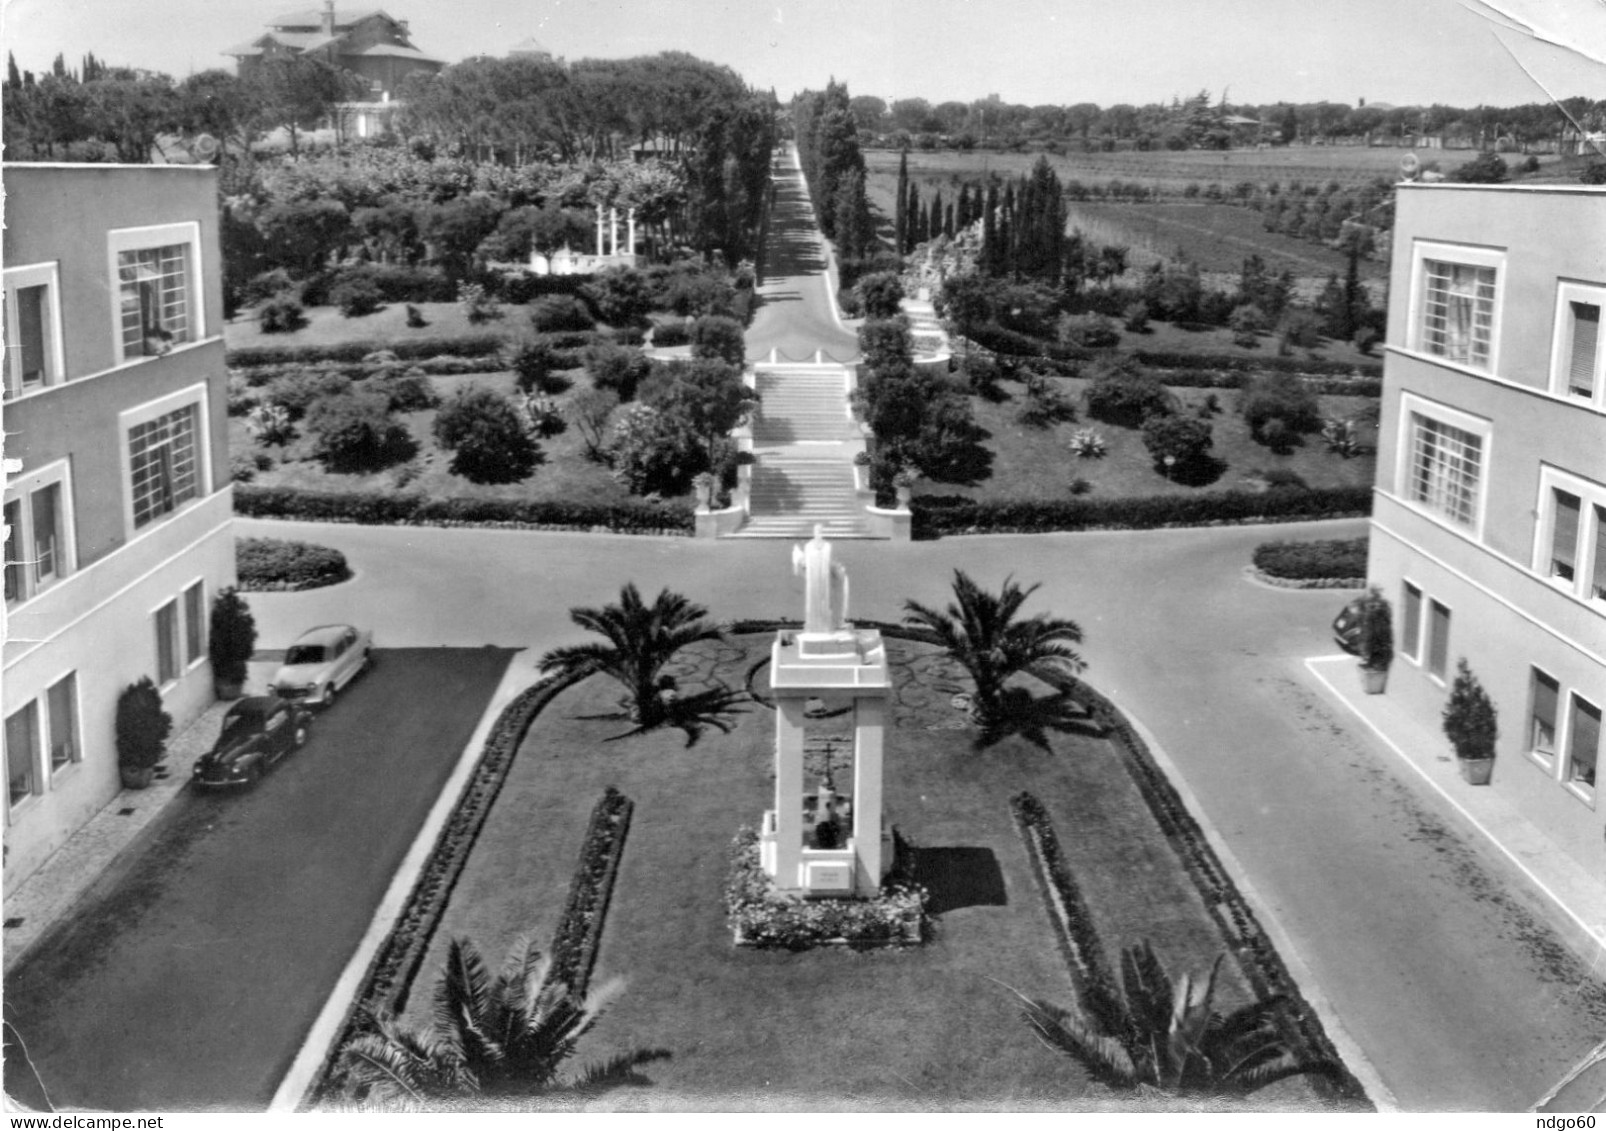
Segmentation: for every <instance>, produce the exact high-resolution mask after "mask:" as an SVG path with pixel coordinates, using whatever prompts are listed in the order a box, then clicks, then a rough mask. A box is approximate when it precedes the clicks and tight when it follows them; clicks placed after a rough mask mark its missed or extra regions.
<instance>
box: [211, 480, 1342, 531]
mask: <svg viewBox="0 0 1606 1131" xmlns="http://www.w3.org/2000/svg"><path fill="white" fill-rule="evenodd" d="M237 490H238V489H237ZM913 510H914V523H913V526H914V536H915V537H916V538H936V537H940V536H942V535H944V534H1005V533H1008V534H1040V533H1044V532H1048V531H1055V530H1153V529H1157V528H1160V527H1170V526H1221V525H1227V524H1249V523H1259V522H1303V521H1307V520H1310V519H1317V518H1349V517H1356V516H1362V515H1367V514H1370V513H1371V511H1372V488H1371V487H1370V486H1363V487H1327V488H1312V489H1307V490H1277V491H1264V492H1248V491H1207V492H1203V493H1200V494H1197V495H1150V496H1142V497H1137V498H1124V499H1097V498H1071V499H1044V500H1035V499H1023V500H1009V499H1000V500H992V501H988V500H974V501H965V502H956V503H954V504H952V505H945V506H933V505H931V504H930V503H928V502H926V501H925V500H923V499H922V498H920V497H918V496H917V497H916V498H915V499H914V504H913Z"/></svg>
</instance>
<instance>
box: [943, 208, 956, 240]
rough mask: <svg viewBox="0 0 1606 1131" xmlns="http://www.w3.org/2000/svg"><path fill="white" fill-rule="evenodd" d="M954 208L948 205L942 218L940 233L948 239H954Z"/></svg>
mask: <svg viewBox="0 0 1606 1131" xmlns="http://www.w3.org/2000/svg"><path fill="white" fill-rule="evenodd" d="M954 230H955V229H954V206H953V205H952V204H950V205H949V206H948V210H947V211H946V212H944V213H943V216H942V232H943V235H945V236H947V237H948V238H949V239H953V238H954Z"/></svg>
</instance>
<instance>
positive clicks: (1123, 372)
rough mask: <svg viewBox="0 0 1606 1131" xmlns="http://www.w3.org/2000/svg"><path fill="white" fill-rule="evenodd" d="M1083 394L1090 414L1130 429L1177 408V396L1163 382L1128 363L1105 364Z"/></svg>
mask: <svg viewBox="0 0 1606 1131" xmlns="http://www.w3.org/2000/svg"><path fill="white" fill-rule="evenodd" d="M1084 396H1085V397H1086V398H1087V413H1088V415H1089V416H1092V417H1094V418H1096V419H1099V420H1103V421H1107V422H1108V423H1110V424H1118V425H1121V426H1123V427H1127V428H1138V427H1141V426H1142V424H1143V422H1144V421H1145V420H1147V419H1149V417H1151V416H1169V415H1171V414H1172V413H1174V412H1175V411H1176V397H1174V396H1173V395H1172V394H1171V392H1170V391H1169V390H1168V389H1166V387H1165V386H1164V385H1162V384H1160V382H1158V381H1156V380H1155V379H1154V378H1152V377H1149V376H1146V375H1145V374H1143V373H1141V372H1139V371H1138V370H1137V369H1135V368H1134V367H1131V366H1125V365H1113V366H1106V367H1104V368H1103V370H1102V371H1101V372H1100V373H1099V374H1098V375H1097V376H1095V377H1094V378H1093V383H1092V384H1091V385H1089V386H1088V387H1087V391H1086V393H1085V394H1084Z"/></svg>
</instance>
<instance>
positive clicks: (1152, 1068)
mask: <svg viewBox="0 0 1606 1131" xmlns="http://www.w3.org/2000/svg"><path fill="white" fill-rule="evenodd" d="M1222 957H1225V956H1224V955H1223V956H1222ZM1220 969H1221V957H1218V958H1217V959H1216V962H1215V965H1213V966H1212V967H1211V968H1210V976H1209V977H1208V978H1206V979H1205V982H1204V985H1203V986H1197V987H1196V986H1195V983H1194V980H1193V977H1192V975H1189V974H1184V975H1182V978H1181V979H1180V980H1179V981H1176V982H1173V981H1172V980H1171V977H1170V975H1169V974H1167V973H1166V970H1165V967H1164V966H1162V965H1161V964H1160V960H1159V959H1158V958H1157V957H1155V954H1154V951H1153V949H1152V948H1151V947H1150V946H1149V943H1148V941H1147V940H1145V941H1144V942H1143V943H1142V944H1141V945H1140V946H1134V947H1130V948H1128V949H1127V950H1126V951H1125V952H1124V953H1123V954H1122V958H1121V972H1122V980H1123V984H1124V991H1125V992H1124V995H1121V994H1111V995H1101V996H1108V997H1109V998H1111V999H1113V1000H1105V1001H1102V1002H1101V1003H1100V1004H1101V1008H1100V1009H1098V1010H1096V1011H1093V1012H1095V1013H1096V1014H1097V1015H1098V1016H1099V1021H1098V1023H1096V1024H1090V1023H1089V1021H1088V1019H1086V1018H1084V1017H1083V1016H1081V1015H1080V1014H1078V1013H1076V1012H1073V1011H1071V1010H1068V1009H1064V1008H1062V1007H1060V1006H1057V1005H1053V1004H1051V1003H1049V1002H1046V1001H1042V1000H1039V999H1037V998H1029V997H1027V996H1026V995H1025V994H1022V993H1020V991H1018V990H1017V991H1015V994H1016V996H1017V997H1019V998H1020V999H1021V1001H1022V1002H1024V1003H1025V1014H1026V1021H1027V1023H1028V1024H1029V1025H1031V1027H1032V1029H1033V1031H1034V1032H1036V1034H1037V1036H1038V1039H1040V1040H1041V1041H1042V1042H1043V1043H1044V1044H1046V1045H1048V1046H1049V1047H1050V1048H1052V1049H1057V1050H1058V1051H1060V1052H1062V1053H1065V1054H1066V1055H1067V1056H1070V1057H1072V1058H1074V1059H1075V1060H1077V1061H1079V1062H1080V1063H1081V1064H1082V1065H1083V1066H1084V1067H1086V1068H1087V1070H1088V1072H1089V1073H1090V1074H1091V1075H1092V1076H1093V1078H1094V1079H1095V1080H1098V1081H1100V1082H1101V1083H1104V1084H1108V1085H1110V1086H1111V1087H1115V1088H1122V1089H1130V1088H1136V1087H1139V1086H1141V1085H1149V1086H1151V1087H1155V1088H1160V1089H1163V1090H1165V1091H1168V1092H1195V1093H1212V1094H1223V1093H1225V1094H1233V1095H1247V1094H1248V1093H1250V1092H1254V1091H1257V1090H1259V1089H1261V1088H1264V1087H1266V1086H1267V1085H1268V1084H1272V1083H1275V1082H1276V1081H1278V1080H1282V1079H1284V1078H1286V1077H1289V1076H1299V1075H1303V1074H1306V1073H1311V1072H1331V1071H1332V1068H1333V1066H1332V1065H1331V1064H1329V1063H1327V1062H1325V1061H1320V1062H1316V1063H1313V1064H1298V1063H1295V1062H1294V1061H1292V1060H1291V1059H1290V1053H1289V1051H1288V1048H1287V1046H1286V1045H1285V1044H1284V1043H1283V1041H1282V1038H1281V1037H1280V1036H1279V1035H1278V1033H1277V1030H1276V1027H1275V1025H1274V1023H1273V1018H1274V1016H1275V1014H1276V1012H1277V1010H1278V1009H1279V1008H1280V1007H1281V1006H1282V1003H1283V1001H1284V999H1283V998H1282V997H1281V996H1274V997H1269V998H1266V999H1265V1000H1263V1001H1257V1002H1254V1003H1253V1004H1251V1005H1246V1006H1244V1007H1242V1008H1241V1009H1237V1010H1234V1011H1233V1012H1232V1013H1229V1014H1227V1015H1226V1016H1225V1017H1223V1016H1222V1015H1221V1014H1219V1013H1217V1012H1216V1011H1215V1009H1214V1008H1213V1006H1212V999H1213V998H1214V996H1215V989H1216V975H1217V973H1218V972H1219V971H1220Z"/></svg>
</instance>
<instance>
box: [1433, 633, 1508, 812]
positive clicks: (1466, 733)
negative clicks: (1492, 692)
mask: <svg viewBox="0 0 1606 1131" xmlns="http://www.w3.org/2000/svg"><path fill="white" fill-rule="evenodd" d="M1497 721H1498V720H1497V715H1496V712H1495V708H1494V703H1493V701H1492V700H1490V698H1489V693H1488V692H1487V691H1485V690H1484V689H1483V684H1482V683H1480V682H1478V677H1477V676H1475V675H1473V674H1472V669H1471V668H1470V667H1468V666H1467V658H1466V657H1465V656H1462V657H1461V659H1460V660H1459V661H1458V662H1457V663H1456V666H1455V682H1454V683H1453V684H1451V685H1450V698H1449V700H1448V701H1447V702H1446V703H1445V704H1444V733H1445V737H1447V738H1448V739H1449V740H1450V745H1451V746H1453V747H1454V748H1455V758H1456V762H1457V763H1459V764H1460V766H1461V776H1462V777H1463V778H1465V779H1466V781H1467V784H1468V785H1488V784H1489V778H1490V776H1491V775H1492V774H1493V773H1494V744H1495V739H1496V738H1498V737H1499V734H1500V730H1499V727H1498V725H1497Z"/></svg>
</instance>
